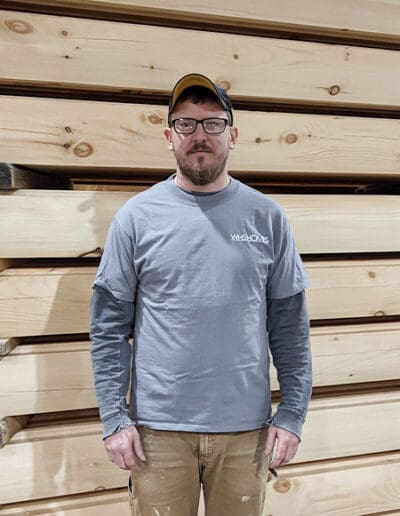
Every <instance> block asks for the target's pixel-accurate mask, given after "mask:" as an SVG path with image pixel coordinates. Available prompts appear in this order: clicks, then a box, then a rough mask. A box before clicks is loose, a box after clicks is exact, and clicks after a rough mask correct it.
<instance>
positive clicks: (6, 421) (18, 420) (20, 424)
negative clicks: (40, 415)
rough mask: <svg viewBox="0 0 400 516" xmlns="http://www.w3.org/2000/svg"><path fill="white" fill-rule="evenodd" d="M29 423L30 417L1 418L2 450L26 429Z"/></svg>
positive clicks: (0, 442) (0, 438)
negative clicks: (17, 434) (18, 433)
mask: <svg viewBox="0 0 400 516" xmlns="http://www.w3.org/2000/svg"><path fill="white" fill-rule="evenodd" d="M28 421H29V417H28V416H16V417H9V416H7V417H5V418H0V448H3V446H5V445H6V444H7V443H9V442H10V439H11V438H12V437H13V436H14V435H15V434H16V433H17V432H19V431H20V430H21V429H22V428H24V426H26V424H27V423H28Z"/></svg>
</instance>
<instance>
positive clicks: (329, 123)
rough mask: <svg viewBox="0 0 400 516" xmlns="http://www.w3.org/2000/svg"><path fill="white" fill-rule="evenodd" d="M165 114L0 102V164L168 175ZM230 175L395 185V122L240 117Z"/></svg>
mask: <svg viewBox="0 0 400 516" xmlns="http://www.w3.org/2000/svg"><path fill="white" fill-rule="evenodd" d="M165 117H166V108H165V107H164V106H154V105H147V104H145V105H135V104H119V103H112V102H102V103H101V109H99V103H98V102H90V101H80V100H64V99H47V98H30V97H12V96H7V95H4V96H2V97H1V98H0V119H1V120H2V124H1V127H0V153H1V155H2V160H3V161H6V162H9V163H14V164H19V165H30V166H36V167H40V168H43V169H46V170H48V171H50V170H53V171H54V170H55V169H54V167H57V170H60V168H61V169H63V170H65V169H69V170H71V169H72V170H74V171H75V173H74V175H75V177H76V176H77V173H78V172H79V171H81V173H83V172H84V171H85V170H86V171H88V172H90V170H96V172H97V173H99V172H101V171H103V172H104V174H107V175H108V174H111V175H115V174H116V172H117V171H118V170H120V171H121V170H124V171H125V172H126V171H128V172H134V171H138V170H140V171H141V172H142V173H143V172H144V171H147V172H151V171H155V170H159V171H165V172H168V171H172V170H174V168H175V160H174V158H173V155H172V153H171V152H169V151H168V150H167V148H166V143H165V140H164V136H163V128H164V126H165V123H166V122H165ZM235 120H236V125H237V126H238V128H239V133H240V136H239V140H238V144H237V147H236V149H235V150H234V151H233V152H232V153H231V159H230V167H229V168H230V170H231V172H252V173H254V174H258V173H260V174H266V173H271V174H273V173H275V174H277V173H285V174H291V175H293V176H296V175H298V176H302V177H303V176H305V175H308V176H325V177H339V176H343V177H344V176H347V177H351V178H353V180H354V177H356V176H360V177H361V176H363V177H366V176H373V177H375V178H376V180H378V178H383V177H393V178H396V177H398V176H399V173H400V161H399V159H398V156H399V153H400V125H399V123H398V120H390V119H383V118H376V119H373V118H357V117H342V116H328V115H306V114H290V113H263V112H256V111H254V112H253V111H251V112H250V111H238V112H237V113H236V115H235Z"/></svg>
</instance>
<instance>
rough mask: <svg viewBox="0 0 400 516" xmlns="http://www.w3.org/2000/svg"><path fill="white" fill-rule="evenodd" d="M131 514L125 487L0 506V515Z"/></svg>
mask: <svg viewBox="0 0 400 516" xmlns="http://www.w3.org/2000/svg"><path fill="white" fill-rule="evenodd" d="M35 514H36V515H39V514H40V515H44V514H57V515H61V514H62V515H63V516H100V515H101V516H115V515H116V514H117V515H118V516H131V511H130V505H129V500H128V490H127V487H125V488H121V489H110V490H106V491H101V492H98V493H84V494H82V495H73V496H60V497H57V498H52V499H46V500H34V501H25V502H20V503H16V504H5V505H2V506H0V515H2V516H27V515H35Z"/></svg>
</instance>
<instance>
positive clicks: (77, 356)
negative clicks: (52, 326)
mask: <svg viewBox="0 0 400 516" xmlns="http://www.w3.org/2000/svg"><path fill="white" fill-rule="evenodd" d="M19 348H20V349H18V350H14V353H12V354H11V355H9V356H8V357H6V358H5V359H3V360H2V361H1V362H0V414H7V415H14V414H31V413H33V414H38V413H40V412H57V411H63V410H78V409H85V408H90V407H96V406H97V402H96V397H95V393H94V381H93V373H92V366H91V358H90V353H89V349H90V342H61V343H57V344H31V345H23V346H19Z"/></svg>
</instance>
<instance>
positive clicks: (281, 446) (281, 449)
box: [270, 436, 287, 468]
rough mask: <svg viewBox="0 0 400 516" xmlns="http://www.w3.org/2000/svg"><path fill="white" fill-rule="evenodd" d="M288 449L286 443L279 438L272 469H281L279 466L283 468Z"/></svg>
mask: <svg viewBox="0 0 400 516" xmlns="http://www.w3.org/2000/svg"><path fill="white" fill-rule="evenodd" d="M286 447H287V445H286V443H285V442H284V441H283V440H282V439H279V436H278V439H277V444H276V446H275V453H274V456H273V459H272V461H271V464H270V466H271V468H279V466H281V464H282V462H283V460H284V459H285V456H286Z"/></svg>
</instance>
